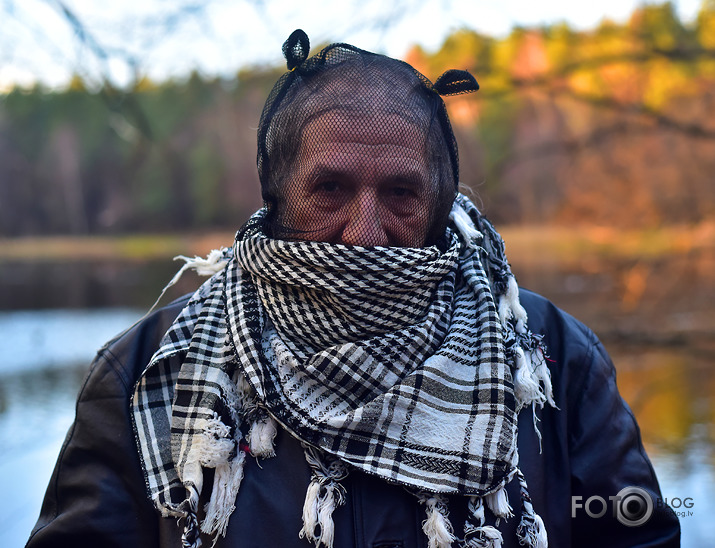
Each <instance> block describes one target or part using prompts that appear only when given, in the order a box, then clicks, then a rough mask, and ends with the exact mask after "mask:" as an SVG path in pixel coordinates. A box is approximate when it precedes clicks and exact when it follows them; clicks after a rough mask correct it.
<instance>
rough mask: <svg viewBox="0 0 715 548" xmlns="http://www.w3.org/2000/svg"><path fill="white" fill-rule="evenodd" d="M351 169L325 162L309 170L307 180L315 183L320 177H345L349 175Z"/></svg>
mask: <svg viewBox="0 0 715 548" xmlns="http://www.w3.org/2000/svg"><path fill="white" fill-rule="evenodd" d="M348 171H349V170H343V169H339V168H336V167H335V166H331V165H327V164H325V163H323V162H319V163H317V164H315V165H314V166H313V167H312V168H311V169H310V171H309V172H308V177H307V181H308V182H309V183H314V182H315V181H316V180H318V179H330V178H333V177H334V178H338V177H341V178H345V177H349V176H350V174H349V173H348Z"/></svg>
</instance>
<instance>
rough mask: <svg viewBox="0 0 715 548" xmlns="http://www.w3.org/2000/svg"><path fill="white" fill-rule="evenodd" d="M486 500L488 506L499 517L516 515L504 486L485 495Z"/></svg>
mask: <svg viewBox="0 0 715 548" xmlns="http://www.w3.org/2000/svg"><path fill="white" fill-rule="evenodd" d="M484 500H486V502H487V506H488V507H489V509H490V510H491V511H492V513H493V514H494V515H495V516H496V517H497V518H510V517H511V516H513V515H514V512H513V511H512V509H511V506H510V505H509V497H508V496H507V494H506V489H505V488H504V487H501V488H499V489H498V490H496V491H495V492H493V493H490V494H488V495H485V496H484Z"/></svg>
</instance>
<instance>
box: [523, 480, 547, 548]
mask: <svg viewBox="0 0 715 548" xmlns="http://www.w3.org/2000/svg"><path fill="white" fill-rule="evenodd" d="M517 477H518V478H519V489H520V492H521V521H520V522H519V526H518V527H517V529H516V536H517V537H518V538H519V543H520V544H522V545H523V546H528V547H529V548H548V546H549V541H548V538H547V536H546V527H545V526H544V521H543V520H542V519H541V516H539V514H537V513H536V512H535V511H534V507H533V505H532V504H531V497H530V496H529V489H528V487H527V485H526V478H524V474H522V473H521V470H517Z"/></svg>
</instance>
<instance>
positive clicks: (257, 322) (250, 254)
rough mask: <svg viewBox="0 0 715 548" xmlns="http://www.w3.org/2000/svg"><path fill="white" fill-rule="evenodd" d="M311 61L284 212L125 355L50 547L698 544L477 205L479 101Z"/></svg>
mask: <svg viewBox="0 0 715 548" xmlns="http://www.w3.org/2000/svg"><path fill="white" fill-rule="evenodd" d="M307 52H308V40H307V36H305V34H304V33H303V32H302V31H296V32H295V33H293V35H291V37H290V38H289V39H288V41H287V42H286V44H285V45H284V53H285V55H286V58H287V59H288V68H289V69H291V70H290V72H288V73H286V74H285V75H284V76H283V77H282V78H281V79H280V80H279V81H278V82H277V84H276V85H275V87H274V89H273V91H272V92H271V94H270V96H269V98H268V101H267V103H266V106H265V107H264V111H263V114H262V116H261V121H260V124H259V131H258V169H259V175H260V179H261V186H262V192H263V198H264V202H265V207H264V208H263V209H262V210H261V211H259V212H258V213H257V214H256V215H254V216H253V217H252V218H251V220H249V222H248V223H246V225H244V227H242V228H241V230H239V232H238V234H237V236H236V242H235V244H234V246H233V247H232V248H231V249H226V250H223V251H221V252H214V253H212V254H211V255H210V257H209V260H208V261H203V262H202V261H194V262H193V263H191V266H194V267H197V268H198V269H199V270H202V271H204V272H206V273H212V274H213V275H212V277H211V278H210V279H209V280H208V281H207V282H206V283H205V284H204V285H203V286H202V287H201V288H200V289H199V290H198V291H197V292H196V293H195V294H194V295H193V296H191V297H190V298H188V297H186V298H184V299H181V300H179V301H177V302H175V303H172V304H171V305H169V306H168V307H166V308H164V309H162V310H159V311H158V312H156V313H154V314H152V315H150V316H149V317H147V318H146V319H145V320H143V321H141V322H140V323H138V324H137V325H135V326H134V327H133V328H131V329H130V330H129V331H128V332H127V333H125V334H123V335H122V336H120V337H119V338H118V339H116V340H115V341H112V342H111V343H110V344H108V345H107V346H106V347H105V348H103V349H102V350H101V351H100V353H99V356H98V358H97V360H96V361H95V363H94V364H93V367H92V371H91V373H90V375H89V377H88V379H87V382H86V384H85V387H84V388H83V390H82V393H81V394H80V397H79V401H78V406H77V418H76V421H75V424H74V426H73V428H72V430H71V431H70V434H69V436H68V438H67V442H66V444H65V446H64V447H63V450H62V453H61V455H60V458H59V461H58V464H57V467H56V469H55V472H54V474H53V477H52V480H51V484H50V487H49V489H48V492H47V496H46V499H45V503H44V505H43V509H42V515H41V516H40V520H39V521H38V524H37V526H36V528H35V530H34V531H33V535H32V537H31V539H30V542H29V544H28V546H30V547H32V548H39V547H40V546H50V545H51V546H57V545H72V546H106V545H109V546H112V545H117V546H147V547H148V546H179V545H183V546H199V545H201V543H202V542H203V543H206V542H209V543H212V542H215V543H216V545H217V546H236V547H239V546H240V547H244V546H279V547H293V546H295V547H299V546H310V545H311V544H313V545H315V546H325V547H335V548H339V547H353V546H357V547H372V548H377V547H382V548H386V547H388V546H401V547H412V546H429V547H430V548H436V547H440V548H444V547H447V546H465V547H498V546H517V545H526V546H531V547H544V546H547V543H550V544H551V545H552V546H646V545H647V546H676V545H678V542H679V529H678V523H677V519H676V518H675V515H674V513H673V512H672V511H670V510H669V509H668V508H667V507H665V508H662V507H661V505H654V504H653V503H654V501H655V500H656V499H657V497H659V496H660V493H659V489H658V484H657V480H656V478H655V475H654V472H653V469H652V467H651V465H650V463H649V461H648V459H647V457H646V455H645V453H644V451H643V448H642V446H641V443H640V438H639V433H638V428H637V425H636V423H635V420H634V418H633V416H632V414H631V413H630V411H629V409H628V408H627V407H626V405H625V404H624V403H623V401H622V400H621V398H620V396H619V395H618V392H617V389H616V386H615V373H614V370H613V366H612V365H611V363H610V360H609V358H608V356H607V355H606V353H605V351H604V350H603V347H602V346H601V345H600V343H599V342H598V340H597V339H596V337H595V336H594V335H593V334H592V333H591V332H590V331H589V330H588V329H587V328H586V327H584V326H583V325H582V324H580V323H578V322H577V321H576V320H574V319H573V318H571V317H570V316H568V315H566V314H565V313H563V312H561V311H559V310H558V309H556V308H555V307H554V306H553V305H551V304H550V303H548V302H547V301H546V300H544V299H543V298H541V297H539V296H537V295H534V294H532V293H529V292H527V291H521V292H520V291H519V290H518V288H517V286H516V282H515V281H514V277H513V276H512V274H511V272H510V270H509V266H508V263H507V261H506V257H505V255H504V248H503V245H502V242H501V238H500V237H499V235H498V234H497V233H496V232H495V231H494V229H493V228H492V227H491V225H490V224H489V223H488V222H487V221H486V220H485V219H484V218H483V217H482V216H481V215H480V214H479V212H478V211H477V210H476V208H475V207H474V205H473V204H472V203H471V202H470V201H469V200H468V199H467V198H466V197H464V196H463V195H460V194H458V193H457V184H458V180H459V179H458V161H457V148H456V142H455V140H454V136H453V133H452V129H451V126H450V123H449V119H448V117H447V113H446V109H445V106H444V103H443V101H442V99H441V98H440V94H442V95H446V94H451V93H464V92H469V91H475V90H476V89H477V87H478V86H477V84H476V81H475V80H474V79H473V78H472V77H471V76H470V75H469V74H467V73H464V72H461V71H449V72H447V73H445V75H443V76H442V77H441V78H440V79H438V80H437V81H436V82H435V83H434V84H432V83H431V82H429V81H428V80H427V79H426V78H425V77H424V76H422V75H421V74H419V73H418V72H416V71H415V70H414V69H413V68H412V67H410V66H409V65H406V64H405V63H402V62H400V61H396V60H393V59H390V58H387V57H384V56H380V55H375V54H372V53H369V52H365V51H362V50H359V49H357V48H354V47H352V46H349V45H345V44H337V45H333V46H329V47H327V48H325V49H324V50H322V51H321V52H320V53H319V54H317V55H316V56H314V57H312V58H310V59H308V58H307ZM594 501H595V502H594ZM599 504H600V505H599ZM586 505H588V508H585V506H586ZM602 507H603V508H602ZM602 509H603V510H604V511H603V512H601V510H602ZM587 510H588V511H587Z"/></svg>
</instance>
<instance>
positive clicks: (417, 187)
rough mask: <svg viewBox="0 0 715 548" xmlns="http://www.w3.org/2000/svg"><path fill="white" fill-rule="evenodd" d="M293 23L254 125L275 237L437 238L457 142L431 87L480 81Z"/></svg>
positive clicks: (441, 90)
mask: <svg viewBox="0 0 715 548" xmlns="http://www.w3.org/2000/svg"><path fill="white" fill-rule="evenodd" d="M308 49H309V42H308V37H307V36H306V35H305V33H304V32H303V31H300V30H298V31H295V32H294V33H293V34H292V35H291V36H290V38H289V39H288V40H287V41H286V43H285V44H284V45H283V53H284V55H285V57H286V59H287V61H288V68H289V69H291V70H290V72H287V73H286V74H284V75H283V76H282V77H281V78H280V79H279V80H278V82H277V83H276V84H275V86H274V87H273V90H272V91H271V93H270V95H269V96H268V100H267V101H266V105H265V107H264V109H263V113H262V114H261V120H260V123H259V126H258V173H259V177H260V180H261V188H262V193H263V200H264V202H265V205H266V207H267V209H268V215H267V217H266V222H267V226H266V227H265V229H266V232H267V233H268V235H270V236H272V237H274V238H289V239H305V240H316V241H325V242H330V243H342V244H346V245H360V246H402V247H422V246H424V245H431V244H435V243H438V240H439V238H440V236H441V235H442V234H443V233H444V229H445V226H446V223H447V218H448V215H449V211H450V208H451V205H452V201H453V200H454V197H455V194H456V192H457V183H458V181H459V165H458V156H457V143H456V141H455V139H454V134H453V133H452V128H451V125H450V123H449V118H448V117H447V111H446V108H445V105H444V102H443V101H442V98H441V97H440V94H442V95H450V94H454V93H465V92H468V91H475V90H476V89H478V85H477V83H476V80H474V78H473V77H472V76H471V75H470V74H469V73H467V72H466V71H455V70H452V71H448V72H446V73H445V74H444V75H442V77H440V78H439V79H438V80H437V82H436V83H435V84H434V85H433V84H432V83H431V82H430V81H429V80H428V79H427V78H426V77H424V76H423V75H422V74H420V73H419V72H418V71H416V70H415V69H414V68H412V67H411V66H410V65H408V64H407V63H404V62H402V61H398V60H395V59H392V58H390V57H386V56H383V55H378V54H374V53H370V52H367V51H363V50H360V49H358V48H355V47H353V46H350V45H347V44H333V45H331V46H328V47H326V48H325V49H323V50H322V51H320V52H319V53H318V54H317V55H314V56H313V57H311V58H307V57H308Z"/></svg>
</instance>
